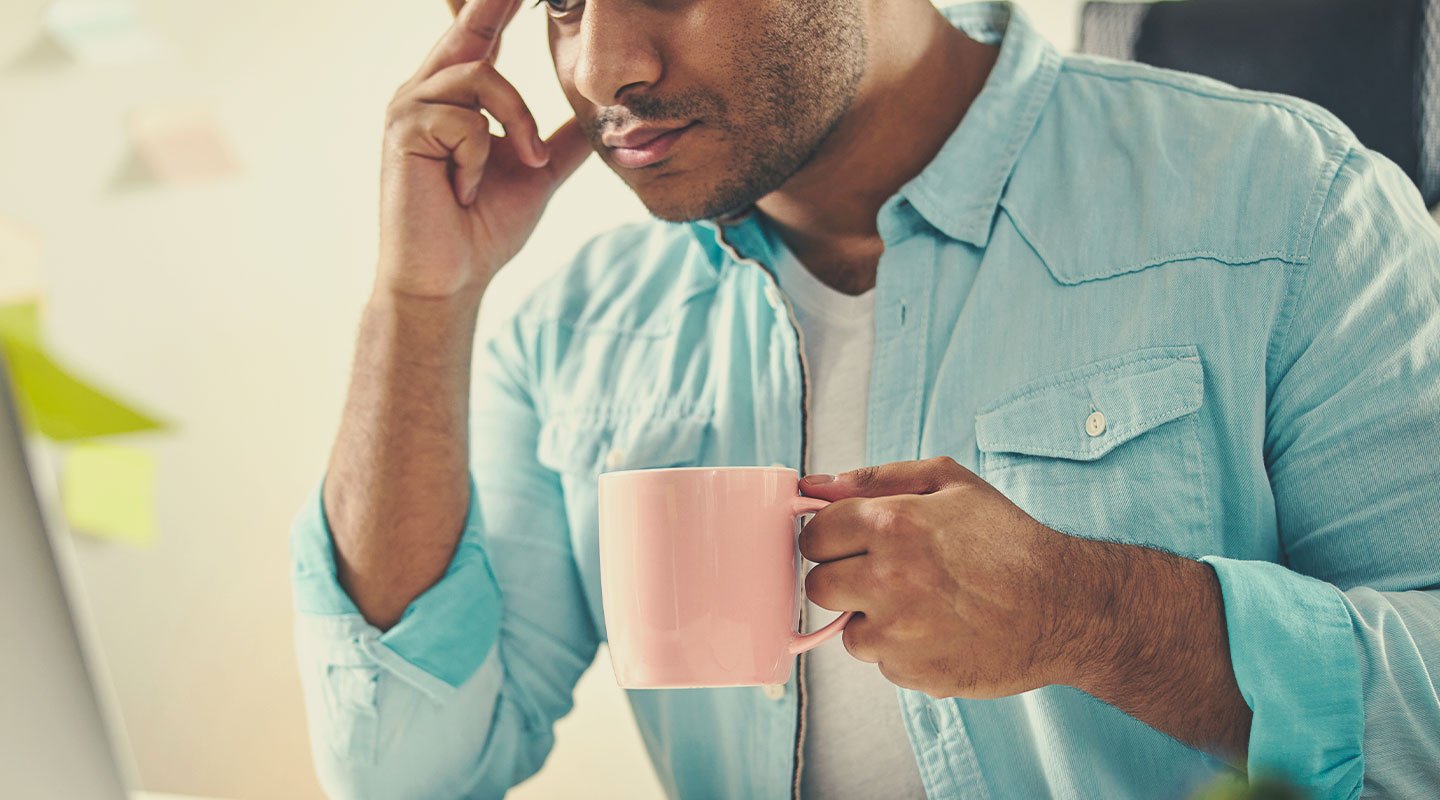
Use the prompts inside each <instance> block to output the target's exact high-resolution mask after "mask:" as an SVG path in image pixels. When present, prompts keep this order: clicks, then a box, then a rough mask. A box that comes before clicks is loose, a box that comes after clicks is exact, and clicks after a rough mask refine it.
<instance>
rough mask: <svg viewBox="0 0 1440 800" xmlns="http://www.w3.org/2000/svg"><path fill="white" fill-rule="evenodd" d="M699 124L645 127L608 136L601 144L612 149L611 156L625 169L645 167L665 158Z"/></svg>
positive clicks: (603, 138) (602, 139)
mask: <svg viewBox="0 0 1440 800" xmlns="http://www.w3.org/2000/svg"><path fill="white" fill-rule="evenodd" d="M697 124H699V123H698V122H689V123H686V124H684V125H680V126H671V127H659V126H645V127H640V128H631V129H629V130H627V131H625V132H624V133H622V134H606V135H605V136H604V137H602V138H601V142H602V143H603V144H604V145H605V146H606V147H609V148H610V155H611V157H613V158H614V159H615V161H617V162H619V164H620V165H621V166H623V167H631V168H637V167H643V166H647V165H649V164H653V163H655V162H657V161H659V160H660V159H662V158H664V157H665V154H666V153H668V152H669V151H670V148H671V147H672V146H674V144H675V142H676V141H677V140H678V139H679V138H680V137H681V136H682V135H684V134H685V132H686V131H688V130H690V129H691V128H693V127H694V126H695V125H697Z"/></svg>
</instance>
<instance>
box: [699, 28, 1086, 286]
mask: <svg viewBox="0 0 1440 800" xmlns="http://www.w3.org/2000/svg"><path fill="white" fill-rule="evenodd" d="M940 12H941V13H942V14H944V15H945V18H946V19H948V20H949V21H950V23H951V24H952V25H955V26H956V27H958V28H960V29H961V30H963V31H965V33H966V34H967V35H969V36H970V37H971V38H974V39H976V40H977V41H980V42H984V43H986V44H995V43H996V42H999V44H1000V53H999V56H998V57H997V59H996V61H995V65H994V67H993V68H992V69H991V70H990V74H989V76H987V77H986V79H985V85H984V86H983V87H981V90H980V93H979V94H978V95H976V97H975V100H974V101H973V102H972V103H971V104H970V108H969V109H967V110H966V112H965V116H964V118H963V119H962V120H961V121H960V124H959V125H957V126H955V130H954V131H952V132H951V134H950V136H949V138H948V139H946V140H945V144H943V145H942V146H941V148H940V151H939V152H938V153H936V155H935V158H933V159H931V161H930V163H929V164H927V165H926V166H925V168H924V169H922V170H921V171H920V173H919V174H917V175H915V177H913V178H911V179H910V180H909V181H906V182H905V184H904V185H902V186H901V187H900V190H899V191H898V192H897V193H896V194H895V195H894V196H892V197H891V198H890V199H889V200H887V201H886V202H885V204H884V205H883V206H882V207H881V210H880V219H879V220H877V222H878V224H879V225H880V226H881V232H882V234H884V232H885V229H886V228H887V227H893V226H896V225H901V226H903V225H904V224H905V223H904V222H897V221H891V220H890V219H887V217H889V218H894V217H895V216H896V215H903V214H904V213H906V206H907V205H908V206H909V207H912V208H913V209H914V210H915V211H916V212H918V213H919V215H920V216H921V217H922V218H923V219H924V220H925V221H926V222H928V223H930V224H931V225H933V226H934V227H935V228H937V229H938V230H940V231H941V232H942V233H944V234H945V235H947V236H949V237H951V238H953V239H959V240H961V241H965V242H969V243H971V244H974V245H976V246H978V247H983V246H985V245H986V243H988V241H989V239H990V227H991V222H992V221H993V219H994V216H995V210H996V208H997V207H998V206H999V203H1000V195H1001V194H1002V192H1003V191H1004V189H1005V183H1006V181H1008V180H1009V178H1010V174H1011V173H1012V172H1013V171H1014V169H1015V163H1016V161H1017V160H1018V159H1019V157H1020V150H1021V147H1022V146H1023V145H1024V143H1025V141H1026V140H1027V139H1028V138H1029V136H1030V133H1031V132H1032V131H1033V130H1034V128H1035V123H1036V121H1037V120H1038V119H1039V117H1040V112H1041V110H1042V109H1043V108H1044V106H1045V103H1046V101H1047V100H1048V99H1049V98H1050V92H1051V90H1052V89H1053V88H1054V86H1055V81H1056V78H1057V77H1058V76H1059V74H1060V60H1061V59H1060V54H1059V53H1058V52H1057V51H1056V50H1055V47H1054V45H1052V44H1050V42H1049V41H1047V40H1046V39H1045V38H1044V37H1043V36H1041V35H1040V34H1039V33H1038V32H1037V31H1036V30H1035V29H1034V28H1033V27H1032V26H1031V24H1030V20H1029V19H1028V18H1027V17H1026V16H1025V13H1024V12H1023V11H1021V10H1020V8H1018V7H1017V6H1015V5H1014V4H1013V3H1011V2H1009V1H1008V0H987V1H986V2H974V3H963V4H960V5H952V6H948V7H945V8H942V9H940ZM754 217H755V214H754V207H753V206H752V207H751V208H748V209H745V210H743V211H741V212H739V213H738V214H735V215H732V216H730V217H726V218H720V219H701V220H693V221H691V222H690V223H689V225H690V226H691V229H692V231H693V232H694V233H695V235H696V236H697V238H699V239H700V241H701V243H702V245H704V246H705V247H706V249H707V252H710V253H711V255H712V259H714V260H716V267H717V268H718V267H719V266H720V265H721V263H723V261H724V259H723V256H722V254H721V252H722V251H721V250H720V249H717V248H715V247H713V243H714V242H716V240H717V239H718V237H719V235H720V226H722V225H724V226H725V228H726V233H727V239H731V240H734V239H736V238H737V237H736V236H735V235H732V234H731V231H732V230H734V231H735V233H737V234H739V237H738V238H744V239H757V238H759V237H758V236H756V235H755V234H754V233H753V232H745V231H742V230H740V229H744V228H748V227H749V225H747V224H746V223H749V222H753V221H754ZM747 234H748V235H747Z"/></svg>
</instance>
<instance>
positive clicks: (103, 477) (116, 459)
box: [60, 442, 155, 547]
mask: <svg viewBox="0 0 1440 800" xmlns="http://www.w3.org/2000/svg"><path fill="white" fill-rule="evenodd" d="M60 497H61V506H62V507H63V508H64V509H65V520H66V522H67V523H68V524H69V526H70V529H71V530H73V531H75V532H77V533H84V534H88V535H90V536H96V537H99V538H103V539H112V540H116V541H123V542H126V543H129V544H135V545H140V546H146V547H148V546H149V545H151V544H153V543H154V541H155V460H154V457H153V456H152V455H151V454H150V453H149V452H148V451H145V450H141V449H138V448H134V447H124V446H121V445H114V444H98V443H90V442H85V443H79V444H73V445H71V446H70V447H69V448H67V450H66V453H65V460H64V464H63V466H62V467H61V470H60Z"/></svg>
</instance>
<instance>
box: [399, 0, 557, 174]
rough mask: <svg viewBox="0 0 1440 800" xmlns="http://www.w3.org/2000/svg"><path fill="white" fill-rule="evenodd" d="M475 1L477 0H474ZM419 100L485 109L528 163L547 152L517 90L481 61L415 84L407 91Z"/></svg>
mask: <svg viewBox="0 0 1440 800" xmlns="http://www.w3.org/2000/svg"><path fill="white" fill-rule="evenodd" d="M474 1H475V2H478V1H479V0H474ZM408 98H409V99H412V100H414V101H416V102H419V103H432V104H444V105H450V106H459V107H461V108H465V109H469V110H471V111H477V110H479V109H484V110H485V112H486V113H488V114H490V115H491V116H492V117H494V118H495V120H496V121H497V122H499V123H500V124H501V125H503V126H505V136H506V137H507V138H509V139H510V140H511V141H512V142H513V143H514V144H515V146H516V151H517V152H519V153H521V154H523V156H524V158H525V161H526V163H527V164H529V166H532V167H542V166H544V165H545V162H546V161H548V160H549V157H550V156H549V152H548V149H547V148H546V146H545V144H544V143H543V142H541V141H540V128H539V126H538V125H537V124H536V123H535V116H534V114H532V113H531V112H530V107H529V106H528V105H526V104H525V100H524V99H523V98H522V97H521V96H520V92H519V90H517V89H516V88H515V86H514V85H513V84H511V83H510V81H508V80H506V79H505V76H503V75H501V74H500V73H499V72H497V71H496V70H495V67H494V65H492V64H489V63H487V62H483V61H468V62H464V63H461V64H453V65H451V66H449V67H446V68H445V69H443V70H441V71H440V72H437V73H435V74H434V75H432V76H430V77H429V78H427V79H425V81H423V82H422V83H420V84H419V85H418V86H416V87H415V88H414V89H413V90H412V91H411V92H410V93H409V95H408Z"/></svg>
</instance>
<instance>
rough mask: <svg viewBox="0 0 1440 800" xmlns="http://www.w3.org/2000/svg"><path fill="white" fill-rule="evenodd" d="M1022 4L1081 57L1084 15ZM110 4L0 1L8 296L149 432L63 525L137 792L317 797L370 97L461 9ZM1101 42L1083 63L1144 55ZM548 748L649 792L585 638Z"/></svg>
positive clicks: (546, 790) (531, 24)
mask: <svg viewBox="0 0 1440 800" xmlns="http://www.w3.org/2000/svg"><path fill="white" fill-rule="evenodd" d="M1019 5H1021V6H1022V7H1023V8H1024V9H1025V10H1026V12H1027V13H1028V15H1029V17H1030V18H1031V20H1032V22H1033V23H1034V24H1035V25H1036V26H1037V27H1038V28H1039V29H1040V30H1041V32H1042V33H1044V34H1045V35H1046V36H1047V37H1048V38H1049V39H1050V40H1051V41H1052V42H1054V43H1055V44H1056V46H1057V47H1059V48H1060V49H1061V50H1062V51H1072V50H1075V49H1076V48H1077V46H1078V45H1079V42H1080V41H1081V34H1080V21H1081V5H1082V3H1081V2H1080V0H1021V2H1020V3H1019ZM526 6H527V7H526V8H524V9H523V10H522V11H521V12H520V13H519V15H518V17H517V19H516V21H515V23H514V24H513V26H512V27H511V29H510V30H509V32H508V33H507V34H506V36H505V39H504V47H503V49H502V52H501V55H500V58H499V62H498V64H499V67H500V70H501V72H503V73H504V74H505V75H506V76H507V77H509V79H510V80H511V81H512V82H513V83H514V84H515V85H516V86H517V87H518V88H519V89H520V91H521V93H522V95H523V96H525V97H526V98H527V99H528V101H529V103H530V106H531V108H532V109H533V111H534V112H535V115H536V117H537V118H538V119H539V121H540V123H541V128H542V129H543V130H545V131H547V132H548V131H549V130H551V129H553V128H554V127H555V126H557V125H559V124H560V123H561V122H562V121H563V120H564V119H566V118H567V117H568V116H569V108H568V106H567V105H566V103H565V101H564V98H563V96H562V95H561V93H560V90H559V86H558V84H557V83H556V80H555V77H554V72H553V67H552V65H551V63H550V60H549V54H548V51H547V49H546V45H545V32H544V26H545V15H544V12H543V11H541V10H538V9H531V8H529V7H528V6H529V3H527V4H526ZM120 7H122V6H121V5H120V4H116V3H99V2H89V3H87V2H59V3H57V2H46V1H44V0H5V2H4V3H3V4H0V154H3V155H0V292H4V293H6V294H7V296H8V297H10V298H15V297H20V298H24V297H32V298H35V299H37V300H38V306H39V309H40V313H41V328H42V329H43V336H44V339H45V343H46V348H47V349H48V351H49V352H50V353H51V354H52V355H53V356H54V357H55V358H56V359H59V360H63V362H64V363H65V364H66V365H67V366H68V367H70V368H72V369H73V370H74V371H75V372H76V373H77V374H80V375H83V376H85V377H86V379H87V380H92V381H93V382H94V383H95V385H97V386H101V387H104V388H105V389H106V390H107V391H113V393H114V395H115V396H116V397H119V398H123V399H124V400H125V401H126V402H129V403H133V404H134V406H135V407H136V408H138V409H142V410H144V411H145V412H148V413H151V414H153V415H154V417H155V418H156V419H157V420H161V421H163V422H164V423H166V424H167V426H168V427H166V428H164V429H159V430H152V431H144V432H137V433H131V434H126V435H125V436H123V437H114V438H113V441H114V442H115V443H116V444H117V445H120V446H123V447H125V448H128V450H127V452H128V453H129V454H130V456H131V457H136V458H139V459H140V462H142V463H144V464H147V465H153V488H150V489H144V490H145V491H150V492H152V494H153V508H151V509H148V510H145V511H144V512H143V513H140V517H141V518H142V519H140V521H139V522H137V523H133V524H130V525H128V526H122V527H124V530H123V531H111V532H110V533H109V534H105V532H104V531H103V530H102V528H103V524H99V523H96V524H94V525H93V526H92V527H93V528H94V530H90V531H85V530H77V531H76V532H75V533H74V535H73V536H72V538H73V541H74V546H75V551H76V561H77V566H78V570H79V574H80V576H81V581H82V585H83V588H84V592H85V595H86V598H87V602H88V605H89V609H90V614H91V616H92V618H93V626H94V629H95V632H96V634H97V637H98V642H99V649H100V651H101V652H100V655H101V657H102V659H103V665H104V667H105V668H106V670H107V672H108V675H109V679H110V682H111V684H112V686H113V688H114V692H115V695H116V697H117V698H118V705H119V711H120V713H121V715H122V716H123V720H124V726H125V729H126V732H127V734H128V737H129V741H130V744H131V747H132V749H133V750H134V755H135V759H136V761H137V764H138V768H139V777H140V781H141V785H142V786H143V787H144V788H146V789H150V790H155V791H164V792H176V793H186V794H193V795H199V796H205V797H216V798H233V799H234V800H241V799H242V798H243V799H245V800H259V799H260V798H264V799H265V800H272V799H275V798H316V797H319V796H320V790H319V786H318V784H317V783H316V780H315V778H314V776H313V772H312V769H311V762H310V751H309V744H308V742H307V741H306V733H305V724H304V717H303V709H302V704H301V696H300V687H299V683H298V679H297V676H296V671H295V666H294V660H293V652H292V647H291V638H290V637H291V629H290V624H291V611H290V608H291V607H290V602H291V598H290V588H289V582H288V581H289V578H288V569H289V561H288V553H287V538H288V532H289V527H290V523H291V519H292V518H293V516H294V514H295V513H296V511H297V509H298V508H299V507H300V505H301V504H302V502H303V501H304V499H305V496H306V495H307V493H308V492H310V491H312V490H313V488H314V486H315V484H316V482H317V481H318V479H319V478H320V476H321V474H322V471H323V469H324V466H325V462H326V459H327V456H328V452H329V448H330V445H331V442H332V439H333V437H334V434H335V431H336V427H337V425H338V422H339V414H340V409H341V405H342V402H343V399H344V393H345V390H346V387H347V380H348V374H349V368H350V361H351V356H352V348H353V343H354V335H355V331H356V325H357V323H358V320H359V313H360V310H361V305H362V303H363V302H364V300H365V297H366V295H367V293H368V291H369V288H370V285H371V280H372V272H373V268H374V261H375V254H376V243H377V207H378V205H377V204H378V199H377V193H378V177H379V163H378V153H379V146H380V141H381V126H382V121H383V115H384V110H385V106H386V103H387V102H388V101H389V99H390V97H391V95H392V94H393V92H394V91H395V89H396V88H397V87H398V86H399V84H400V83H401V82H403V81H404V80H405V79H406V78H408V77H409V75H410V74H411V73H412V72H413V71H414V70H415V68H416V67H417V66H418V65H419V63H420V60H421V59H422V58H423V57H424V55H425V54H426V53H427V52H428V51H429V49H430V47H431V46H432V45H433V43H434V42H435V41H436V39H437V38H438V37H439V35H440V34H441V32H442V31H443V30H444V29H445V28H446V27H447V26H448V24H449V22H450V19H451V16H450V12H449V10H448V8H447V7H446V4H445V3H444V2H443V0H407V2H386V3H381V2H375V0H351V2H345V3H342V2H338V1H337V0H309V1H308V2H295V1H294V0H250V2H246V3H242V4H240V5H236V4H233V3H219V2H215V1H214V0H189V2H184V3H181V2H175V1H174V0H168V1H167V0H135V1H134V3H133V5H128V7H129V8H131V9H133V16H126V15H123V14H122V15H119V16H117V14H116V11H115V9H116V8H120ZM1127 36H1128V37H1129V38H1127ZM1118 37H1119V38H1115V37H1114V36H1111V37H1109V38H1103V37H1102V38H1103V40H1101V39H1093V36H1092V41H1091V45H1092V47H1091V49H1093V50H1097V51H1098V50H1104V49H1105V48H1107V47H1108V48H1112V49H1113V48H1122V49H1123V48H1124V47H1129V46H1133V45H1134V44H1135V42H1136V40H1135V36H1134V35H1127V34H1124V33H1121V34H1118ZM1417 158H1419V156H1418V155H1417ZM1423 163H1430V162H1423V161H1417V164H1423ZM1417 169H1418V167H1417ZM645 217H646V212H645V210H644V208H643V207H642V206H641V205H640V204H639V202H638V201H637V200H636V199H635V198H634V197H633V196H632V195H631V194H630V193H629V191H628V190H627V189H626V188H625V186H624V185H623V184H622V183H621V182H620V180H619V179H618V178H616V177H615V176H614V175H613V174H612V173H610V172H609V171H608V170H607V169H606V168H605V167H604V166H603V165H602V164H601V163H600V162H599V160H598V159H594V158H592V159H590V161H589V162H587V164H586V165H585V166H584V167H582V168H581V170H580V172H579V173H578V174H577V175H576V176H575V177H574V178H573V179H572V180H571V181H569V183H567V184H566V185H565V186H564V187H562V188H561V190H560V192H559V193H558V195H557V196H556V197H555V199H554V201H553V202H552V204H551V206H550V208H549V210H548V211H547V213H546V215H545V217H544V219H543V220H542V221H541V223H540V227H539V229H538V230H537V231H536V234H535V235H534V236H533V237H532V239H531V240H530V244H529V245H528V246H527V247H526V249H525V250H524V251H523V252H522V253H521V254H520V255H519V257H518V258H516V259H515V261H514V262H512V263H511V264H510V265H508V266H507V267H506V268H505V269H504V270H503V271H502V272H501V274H500V276H499V278H497V280H496V281H495V283H494V284H493V285H492V287H491V289H490V290H489V293H488V294H487V296H486V298H485V304H484V307H483V309H482V312H481V317H480V328H481V335H482V336H483V335H485V333H486V332H487V331H488V330H490V329H491V328H492V327H493V326H494V325H495V324H496V322H498V321H499V320H500V319H502V318H503V317H504V316H505V315H506V314H507V313H508V311H509V310H510V309H511V308H513V307H514V305H515V304H516V302H517V301H518V300H519V299H520V298H522V297H523V296H524V295H525V294H526V293H527V292H528V291H529V290H530V289H531V288H532V287H533V286H534V285H535V284H536V283H537V282H538V281H539V280H541V279H542V278H543V277H545V275H546V274H547V273H548V272H549V271H550V270H552V269H555V268H557V267H558V266H560V265H561V264H563V263H564V262H565V261H566V260H567V259H568V258H569V257H570V256H571V254H572V253H573V252H574V250H575V248H576V246H577V245H578V244H579V243H581V242H583V241H584V240H585V239H587V238H589V237H590V236H591V235H593V234H595V233H598V232H600V231H602V230H605V229H608V228H611V227H613V226H615V225H617V224H620V223H624V222H628V221H632V220H636V219H643V218H645ZM132 463H135V462H132ZM54 477H55V478H56V480H57V482H58V481H59V479H60V478H61V475H60V474H59V471H58V468H57V472H56V475H55V476H54ZM142 488H143V487H142ZM137 491H139V489H137ZM146 513H148V514H150V516H149V517H145V514H146ZM71 521H72V523H73V522H75V520H74V519H72V520H71ZM79 527H82V528H83V527H84V525H81V526H79ZM97 533H98V534H100V535H96V534H97ZM3 646H5V647H9V646H12V643H8V642H7V643H4V645H3ZM557 735H558V743H557V745H556V748H555V750H554V752H553V753H552V755H551V757H550V759H549V761H548V762H547V764H546V766H545V768H544V769H543V770H542V771H541V772H540V773H539V774H538V775H537V776H536V777H535V778H533V779H532V780H530V781H528V782H527V783H525V784H524V785H522V786H520V787H519V788H517V789H516V790H515V791H514V792H513V793H512V795H511V796H513V797H518V798H522V799H523V798H559V797H572V796H581V795H583V796H588V797H625V798H646V797H659V796H661V793H660V790H659V786H658V783H657V782H656V780H655V778H654V777H653V774H652V771H651V769H650V766H649V763H648V761H647V760H646V758H645V756H644V753H643V749H642V746H641V743H640V739H639V735H638V733H637V732H636V730H635V727H634V723H633V722H632V721H631V718H630V713H629V709H628V706H627V705H626V703H625V701H624V698H623V696H622V694H621V692H620V690H619V689H618V688H616V686H615V683H614V679H613V677H612V675H611V673H610V667H609V662H608V656H607V654H606V653H605V652H604V651H603V650H602V651H601V655H600V658H599V659H598V660H597V662H596V663H595V665H594V667H593V668H592V669H591V670H590V671H589V672H588V673H587V674H586V676H585V677H584V679H583V680H582V681H581V683H580V686H579V688H578V691H577V698H576V708H575V711H574V712H573V713H572V714H571V715H569V716H568V717H566V718H565V719H564V720H562V721H561V722H560V723H559V727H558V731H557Z"/></svg>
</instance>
